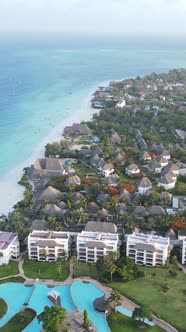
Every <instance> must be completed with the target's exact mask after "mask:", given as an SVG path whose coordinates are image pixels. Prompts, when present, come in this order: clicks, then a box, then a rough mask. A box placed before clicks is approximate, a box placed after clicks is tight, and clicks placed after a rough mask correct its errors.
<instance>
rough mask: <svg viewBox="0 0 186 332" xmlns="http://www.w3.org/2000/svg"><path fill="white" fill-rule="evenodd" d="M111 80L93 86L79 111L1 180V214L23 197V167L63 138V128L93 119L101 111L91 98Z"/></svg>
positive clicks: (8, 211) (5, 212)
mask: <svg viewBox="0 0 186 332" xmlns="http://www.w3.org/2000/svg"><path fill="white" fill-rule="evenodd" d="M109 83H110V81H107V82H100V83H97V85H96V87H94V90H93V88H91V90H90V91H89V93H88V95H87V97H86V98H85V99H84V101H83V102H82V104H81V105H80V106H79V107H78V106H77V109H78V111H75V110H74V111H73V112H72V113H71V115H69V116H68V117H67V118H66V119H64V120H63V121H62V122H61V123H60V124H58V125H57V126H55V127H54V128H53V129H52V130H51V132H50V133H49V135H47V136H46V137H45V138H44V139H43V140H42V141H41V142H40V143H39V144H38V145H37V146H36V148H35V149H34V152H33V154H32V156H31V157H30V158H28V159H26V160H25V161H24V162H23V163H21V164H19V165H17V166H16V167H14V168H13V169H11V171H9V173H8V174H7V175H6V177H5V178H4V179H3V180H2V181H0V185H1V191H2V192H3V197H1V200H0V215H6V216H7V215H8V214H9V213H11V212H13V210H14V208H13V206H14V205H15V204H16V203H17V202H18V201H20V200H22V199H23V194H24V191H25V187H24V186H21V185H19V184H18V181H20V179H21V177H22V175H23V169H24V168H25V167H29V166H31V165H32V164H33V163H34V162H35V160H36V159H37V158H42V157H43V156H44V152H45V145H46V144H47V143H52V142H55V141H60V140H62V139H63V138H64V137H63V135H62V134H63V130H64V128H65V127H66V126H70V125H72V124H73V123H74V122H75V123H76V122H77V123H80V122H81V121H89V120H92V115H93V114H94V113H97V112H99V110H98V109H93V108H92V107H91V99H92V96H93V93H94V92H95V90H96V89H97V88H98V87H99V86H105V85H108V84H109Z"/></svg>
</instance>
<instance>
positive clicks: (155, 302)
mask: <svg viewBox="0 0 186 332" xmlns="http://www.w3.org/2000/svg"><path fill="white" fill-rule="evenodd" d="M173 268H175V267H173V266H170V267H169V269H173ZM140 270H143V271H145V272H146V276H145V277H144V278H138V279H137V280H135V281H134V282H133V283H132V284H129V283H124V282H112V283H109V284H108V286H109V287H111V288H114V289H116V290H118V291H119V292H120V293H121V294H123V295H126V296H127V297H128V298H130V299H132V300H134V301H135V302H136V303H138V304H142V305H144V304H147V305H149V306H150V307H151V309H152V311H153V313H154V314H156V315H157V316H158V317H161V318H163V319H165V320H166V321H168V322H169V323H171V324H173V325H174V326H175V327H177V329H178V330H179V332H186V315H185V309H184V308H185V305H186V302H185V301H186V299H185V296H184V295H183V292H182V289H183V288H185V286H186V275H185V274H184V273H183V272H181V271H179V270H178V269H176V272H177V276H176V277H170V276H168V277H167V270H166V269H165V268H147V267H140ZM154 271H156V272H157V273H158V275H159V278H158V279H157V280H153V279H152V278H151V273H152V272H154ZM166 279H167V281H166ZM165 282H168V284H169V287H170V290H169V291H168V293H167V296H166V303H165V296H164V295H163V294H162V293H161V289H160V288H161V285H162V284H163V283H165Z"/></svg>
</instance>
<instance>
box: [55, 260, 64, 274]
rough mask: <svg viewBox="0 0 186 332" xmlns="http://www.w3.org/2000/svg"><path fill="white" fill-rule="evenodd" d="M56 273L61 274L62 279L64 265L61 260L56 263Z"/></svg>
mask: <svg viewBox="0 0 186 332" xmlns="http://www.w3.org/2000/svg"><path fill="white" fill-rule="evenodd" d="M56 271H57V272H58V273H59V275H60V277H61V274H62V271H63V265H62V263H61V261H60V260H58V261H57V262H56Z"/></svg>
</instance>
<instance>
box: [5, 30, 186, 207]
mask: <svg viewBox="0 0 186 332" xmlns="http://www.w3.org/2000/svg"><path fill="white" fill-rule="evenodd" d="M185 49H186V47H185V40H178V39H176V40H174V39H171V40H156V41H154V40H148V39H141V40H140V39H136V40H135V39H134V40H129V39H128V40H127V39H126V38H123V39H120V40H119V39H118V40H117V39H116V38H115V39H109V40H92V39H90V40H78V39H76V40H68V41H67V40H62V39H59V38H57V37H56V38H54V39H52V38H51V39H50V38H48V39H41V38H35V39H32V40H31V39H28V40H27V41H25V40H19V39H16V40H15V41H12V40H10V39H8V38H7V39H6V42H5V41H3V40H2V42H1V46H0V185H1V187H2V190H3V192H4V201H3V202H2V203H1V202H0V213H1V212H5V211H3V210H6V208H5V205H7V204H8V203H9V202H10V204H12V205H13V203H14V204H15V203H16V201H17V199H16V197H17V196H16V194H15V195H14V192H13V190H12V187H13V186H15V183H16V182H17V180H18V178H19V177H20V174H21V172H20V173H19V174H18V170H21V169H22V168H23V167H24V166H26V165H28V164H30V163H33V162H34V160H35V159H36V158H37V157H38V155H39V154H40V153H41V148H42V147H43V146H44V145H46V142H47V140H49V138H48V137H49V136H50V135H51V132H53V131H55V128H56V126H58V125H59V124H60V123H62V122H64V121H66V120H67V119H68V118H69V117H72V116H73V117H75V116H76V117H77V118H78V116H77V114H79V112H80V110H84V111H85V114H86V113H87V112H86V107H87V97H88V95H89V94H90V92H92V91H94V90H95V89H96V87H97V86H99V85H100V84H102V82H108V81H110V80H114V79H122V78H126V77H131V76H132V77H135V76H137V75H143V74H146V73H150V72H152V71H153V72H162V71H167V70H169V69H172V68H180V67H186V57H185ZM79 120H83V117H82V118H80V117H79ZM72 121H73V120H72V118H71V120H70V122H72ZM25 161H26V165H25V164H23V163H24V162H25ZM17 167H18V168H17ZM10 172H11V173H10ZM12 195H14V197H12ZM3 207H4V209H3Z"/></svg>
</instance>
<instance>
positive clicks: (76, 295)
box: [0, 281, 154, 332]
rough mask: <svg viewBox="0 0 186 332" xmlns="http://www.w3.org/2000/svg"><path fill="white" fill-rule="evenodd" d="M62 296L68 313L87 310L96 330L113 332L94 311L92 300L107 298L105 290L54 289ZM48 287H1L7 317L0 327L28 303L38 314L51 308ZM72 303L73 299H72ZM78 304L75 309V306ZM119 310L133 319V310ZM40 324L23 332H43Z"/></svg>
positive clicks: (77, 286) (84, 285) (81, 284)
mask: <svg viewBox="0 0 186 332" xmlns="http://www.w3.org/2000/svg"><path fill="white" fill-rule="evenodd" d="M52 289H55V290H56V291H57V292H59V293H60V298H61V304H62V307H64V308H65V309H66V310H67V311H68V312H70V311H75V310H76V308H75V306H77V307H78V308H79V309H80V310H81V311H84V310H85V309H86V310H88V315H89V318H90V320H91V321H92V322H93V323H94V325H95V326H96V327H97V330H98V332H110V328H109V326H108V324H107V320H106V316H105V314H104V313H99V312H97V311H96V310H95V309H94V306H93V301H94V300H95V299H96V298H98V297H101V296H103V295H104V293H103V291H102V290H101V289H99V288H98V287H97V286H96V285H94V284H93V283H91V282H90V283H84V282H82V281H76V282H74V283H73V284H72V285H71V286H70V285H65V286H55V287H54V288H52ZM52 289H51V288H49V287H47V286H46V285H41V284H38V285H35V286H31V287H26V286H24V285H23V284H17V283H6V284H2V285H0V298H3V299H4V300H5V301H6V303H7V304H8V311H7V313H6V315H5V316H4V317H3V318H2V319H1V320H0V327H1V326H3V325H4V324H6V323H7V322H8V321H9V319H10V318H11V317H12V316H14V315H15V314H16V313H17V312H19V311H20V310H21V309H22V307H23V304H24V303H25V302H26V303H29V305H28V307H30V308H33V309H34V310H35V311H36V312H37V314H40V313H41V312H42V311H43V309H44V307H45V306H46V305H48V306H52V304H51V302H50V301H49V300H48V297H47V295H48V293H49V292H50V291H51V290H52ZM70 295H71V296H72V300H73V302H74V303H73V302H72V300H71V296H70ZM74 304H75V306H74ZM116 309H117V311H119V312H121V313H122V314H124V315H126V316H128V317H131V316H132V311H131V310H128V309H126V308H125V307H123V306H121V305H120V306H117V307H116ZM145 323H147V324H148V325H150V326H154V323H152V322H151V321H149V320H147V319H146V320H145ZM40 331H41V325H40V324H39V323H38V321H37V318H35V319H34V320H33V322H32V323H31V324H30V325H29V326H28V327H27V328H26V329H25V330H24V332H40Z"/></svg>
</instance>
